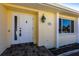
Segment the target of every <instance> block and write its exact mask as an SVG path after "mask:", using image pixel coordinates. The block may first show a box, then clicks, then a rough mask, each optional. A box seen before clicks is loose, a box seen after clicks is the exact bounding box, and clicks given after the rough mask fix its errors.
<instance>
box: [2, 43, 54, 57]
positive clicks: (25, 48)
mask: <svg viewBox="0 0 79 59" xmlns="http://www.w3.org/2000/svg"><path fill="white" fill-rule="evenodd" d="M52 55H53V54H52V53H51V52H50V51H49V50H47V49H46V48H45V47H43V46H41V47H37V46H36V45H34V44H32V43H27V44H18V45H12V46H11V47H10V48H7V49H6V50H5V51H4V52H3V53H2V54H1V56H52Z"/></svg>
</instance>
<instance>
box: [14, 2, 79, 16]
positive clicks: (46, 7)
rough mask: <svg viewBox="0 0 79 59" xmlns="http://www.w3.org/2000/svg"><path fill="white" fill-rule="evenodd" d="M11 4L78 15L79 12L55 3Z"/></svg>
mask: <svg viewBox="0 0 79 59" xmlns="http://www.w3.org/2000/svg"><path fill="white" fill-rule="evenodd" d="M13 5H18V6H24V7H29V8H33V9H38V10H43V11H49V12H53V11H54V12H59V13H63V14H66V13H67V14H69V15H73V16H79V12H78V11H76V10H73V9H70V8H68V7H65V6H62V5H60V4H57V3H52V4H49V3H13Z"/></svg>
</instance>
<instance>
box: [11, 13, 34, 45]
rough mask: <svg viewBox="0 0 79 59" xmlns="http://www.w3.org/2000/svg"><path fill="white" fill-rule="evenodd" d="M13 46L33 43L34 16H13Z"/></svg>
mask: <svg viewBox="0 0 79 59" xmlns="http://www.w3.org/2000/svg"><path fill="white" fill-rule="evenodd" d="M12 20H13V22H12V23H13V24H12V25H13V26H12V28H13V29H12V32H13V38H12V44H19V43H27V42H33V16H32V15H26V14H13V16H12Z"/></svg>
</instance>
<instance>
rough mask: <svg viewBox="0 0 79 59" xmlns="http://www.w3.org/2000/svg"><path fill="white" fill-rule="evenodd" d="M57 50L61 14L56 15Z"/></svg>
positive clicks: (57, 46)
mask: <svg viewBox="0 0 79 59" xmlns="http://www.w3.org/2000/svg"><path fill="white" fill-rule="evenodd" d="M56 48H59V12H57V14H56Z"/></svg>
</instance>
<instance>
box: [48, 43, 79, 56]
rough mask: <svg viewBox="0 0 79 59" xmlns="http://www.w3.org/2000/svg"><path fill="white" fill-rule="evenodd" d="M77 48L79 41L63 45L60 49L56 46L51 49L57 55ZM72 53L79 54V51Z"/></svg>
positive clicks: (78, 47)
mask: <svg viewBox="0 0 79 59" xmlns="http://www.w3.org/2000/svg"><path fill="white" fill-rule="evenodd" d="M76 49H79V44H78V43H74V44H69V45H65V46H62V47H60V48H58V49H56V48H52V49H49V50H50V51H51V52H52V53H53V54H54V55H55V56H57V55H60V54H62V53H65V52H69V51H74V50H76ZM71 55H75V56H77V55H79V52H78V53H77V52H76V53H73V54H71Z"/></svg>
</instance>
